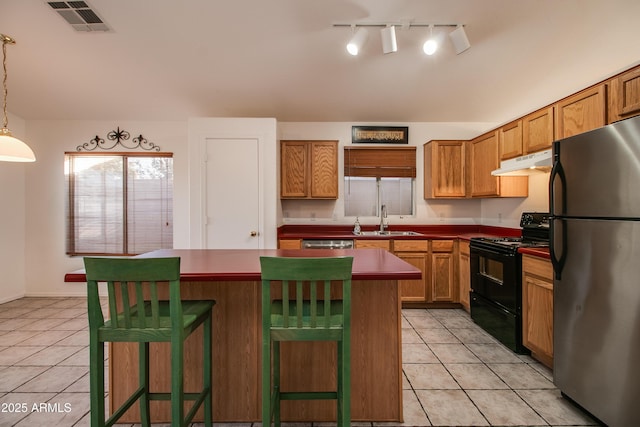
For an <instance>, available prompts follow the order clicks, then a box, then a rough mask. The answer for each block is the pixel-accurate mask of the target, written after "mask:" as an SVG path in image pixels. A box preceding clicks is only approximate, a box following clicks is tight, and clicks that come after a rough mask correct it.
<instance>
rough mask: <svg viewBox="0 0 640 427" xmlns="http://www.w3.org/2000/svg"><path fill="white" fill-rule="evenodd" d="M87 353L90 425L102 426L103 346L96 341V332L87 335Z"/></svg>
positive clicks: (103, 417) (103, 416)
mask: <svg viewBox="0 0 640 427" xmlns="http://www.w3.org/2000/svg"><path fill="white" fill-rule="evenodd" d="M89 353H90V354H89V358H90V360H91V364H90V367H89V389H90V395H91V397H90V399H91V425H92V426H104V419H105V415H104V344H103V343H101V342H99V341H98V333H97V331H90V333H89Z"/></svg>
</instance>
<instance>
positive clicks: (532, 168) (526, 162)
mask: <svg viewBox="0 0 640 427" xmlns="http://www.w3.org/2000/svg"><path fill="white" fill-rule="evenodd" d="M551 164H552V161H551V149H548V150H544V151H539V152H537V153H533V154H527V155H526V156H521V157H516V158H514V159H509V160H503V161H501V162H500V169H496V170H494V171H492V172H491V175H493V176H504V175H506V176H522V175H531V174H534V173H540V172H549V171H550V170H551Z"/></svg>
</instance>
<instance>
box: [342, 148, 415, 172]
mask: <svg viewBox="0 0 640 427" xmlns="http://www.w3.org/2000/svg"><path fill="white" fill-rule="evenodd" d="M344 176H361V177H376V178H415V177H416V147H387V146H385V147H368V146H367V147H345V148H344Z"/></svg>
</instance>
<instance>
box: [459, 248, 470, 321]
mask: <svg viewBox="0 0 640 427" xmlns="http://www.w3.org/2000/svg"><path fill="white" fill-rule="evenodd" d="M458 254H459V255H458V283H459V289H460V304H461V305H462V307H463V308H464V309H465V310H466V311H467V312H469V311H470V310H471V304H470V302H469V292H470V291H471V265H470V259H469V256H470V253H469V241H467V240H460V241H459V243H458Z"/></svg>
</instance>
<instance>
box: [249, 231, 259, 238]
mask: <svg viewBox="0 0 640 427" xmlns="http://www.w3.org/2000/svg"><path fill="white" fill-rule="evenodd" d="M250 235H251V237H256V236H257V235H258V232H257V231H252V232H251V233H250Z"/></svg>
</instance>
